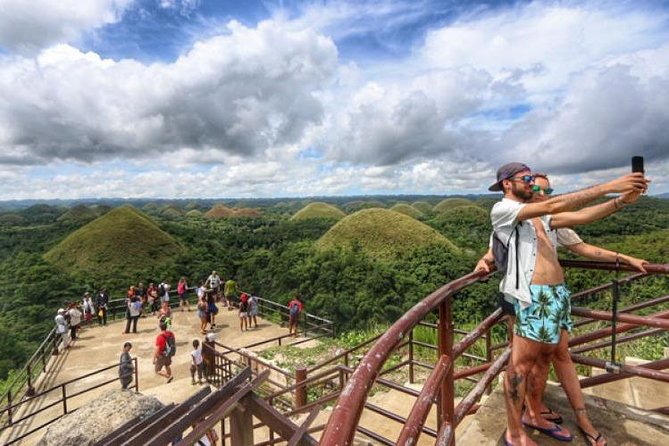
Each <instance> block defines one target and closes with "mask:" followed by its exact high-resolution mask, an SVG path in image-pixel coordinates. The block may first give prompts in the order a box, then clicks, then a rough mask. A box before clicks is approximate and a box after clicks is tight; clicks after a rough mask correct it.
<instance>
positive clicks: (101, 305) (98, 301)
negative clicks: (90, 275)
mask: <svg viewBox="0 0 669 446" xmlns="http://www.w3.org/2000/svg"><path fill="white" fill-rule="evenodd" d="M108 307H109V294H107V290H106V289H105V288H101V289H100V291H98V294H97V296H96V297H95V311H96V312H97V315H98V324H99V325H107V309H108Z"/></svg>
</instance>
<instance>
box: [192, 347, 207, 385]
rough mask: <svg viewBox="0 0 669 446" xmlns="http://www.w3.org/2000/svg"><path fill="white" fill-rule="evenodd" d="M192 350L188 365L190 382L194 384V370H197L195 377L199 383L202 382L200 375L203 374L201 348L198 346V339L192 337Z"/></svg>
mask: <svg viewBox="0 0 669 446" xmlns="http://www.w3.org/2000/svg"><path fill="white" fill-rule="evenodd" d="M193 348H194V349H195V350H193V351H192V352H191V353H190V357H191V365H190V377H191V384H192V385H195V371H196V370H197V378H198V382H199V383H200V384H203V381H202V375H203V374H204V362H202V349H201V348H200V341H198V340H197V339H193Z"/></svg>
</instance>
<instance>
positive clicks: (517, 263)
mask: <svg viewBox="0 0 669 446" xmlns="http://www.w3.org/2000/svg"><path fill="white" fill-rule="evenodd" d="M522 224H523V222H522V221H519V222H518V224H517V225H516V227H515V228H514V230H513V231H514V232H515V233H516V289H518V284H519V282H520V265H519V260H518V239H519V238H520V237H519V236H518V226H519V225H522Z"/></svg>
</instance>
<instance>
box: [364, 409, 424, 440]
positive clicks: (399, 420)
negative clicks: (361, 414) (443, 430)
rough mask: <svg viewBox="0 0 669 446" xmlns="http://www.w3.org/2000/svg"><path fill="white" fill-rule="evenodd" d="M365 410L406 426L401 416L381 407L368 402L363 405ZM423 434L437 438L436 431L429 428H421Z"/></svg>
mask: <svg viewBox="0 0 669 446" xmlns="http://www.w3.org/2000/svg"><path fill="white" fill-rule="evenodd" d="M365 409H368V410H371V411H372V412H375V413H378V414H379V415H381V416H383V417H386V418H388V419H389V420H391V421H395V422H396V423H399V424H401V425H404V424H406V422H407V419H406V418H404V417H403V416H401V415H398V414H396V413H394V412H391V411H389V410H386V409H384V408H383V407H380V406H377V405H376V404H372V403H370V402H366V403H365ZM421 429H422V431H423V433H425V434H427V435H430V436H432V437H436V436H437V431H435V430H434V429H430V428H429V427H425V426H422V427H421Z"/></svg>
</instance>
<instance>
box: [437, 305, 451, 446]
mask: <svg viewBox="0 0 669 446" xmlns="http://www.w3.org/2000/svg"><path fill="white" fill-rule="evenodd" d="M453 328H454V327H453V313H452V310H451V298H450V297H447V298H446V299H445V300H444V301H443V302H442V303H441V304H439V330H438V343H439V346H438V347H439V357H441V356H443V355H446V356H448V358H450V360H451V361H453V363H454V364H455V358H453ZM454 369H455V366H454V367H450V368H449V371H448V373H446V376H445V378H444V381H443V382H442V384H441V389H440V391H439V403H440V404H439V406H440V407H439V414H438V417H439V418H438V420H437V423H438V426H439V428H441V426H442V425H443V424H444V423H448V424H450V425H451V429H453V431H455V426H453V415H454V407H453V399H454V397H455V383H454V382H453V370H454ZM454 444H455V439H454V437H453V440H452V442H451V445H450V446H453V445H454Z"/></svg>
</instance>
